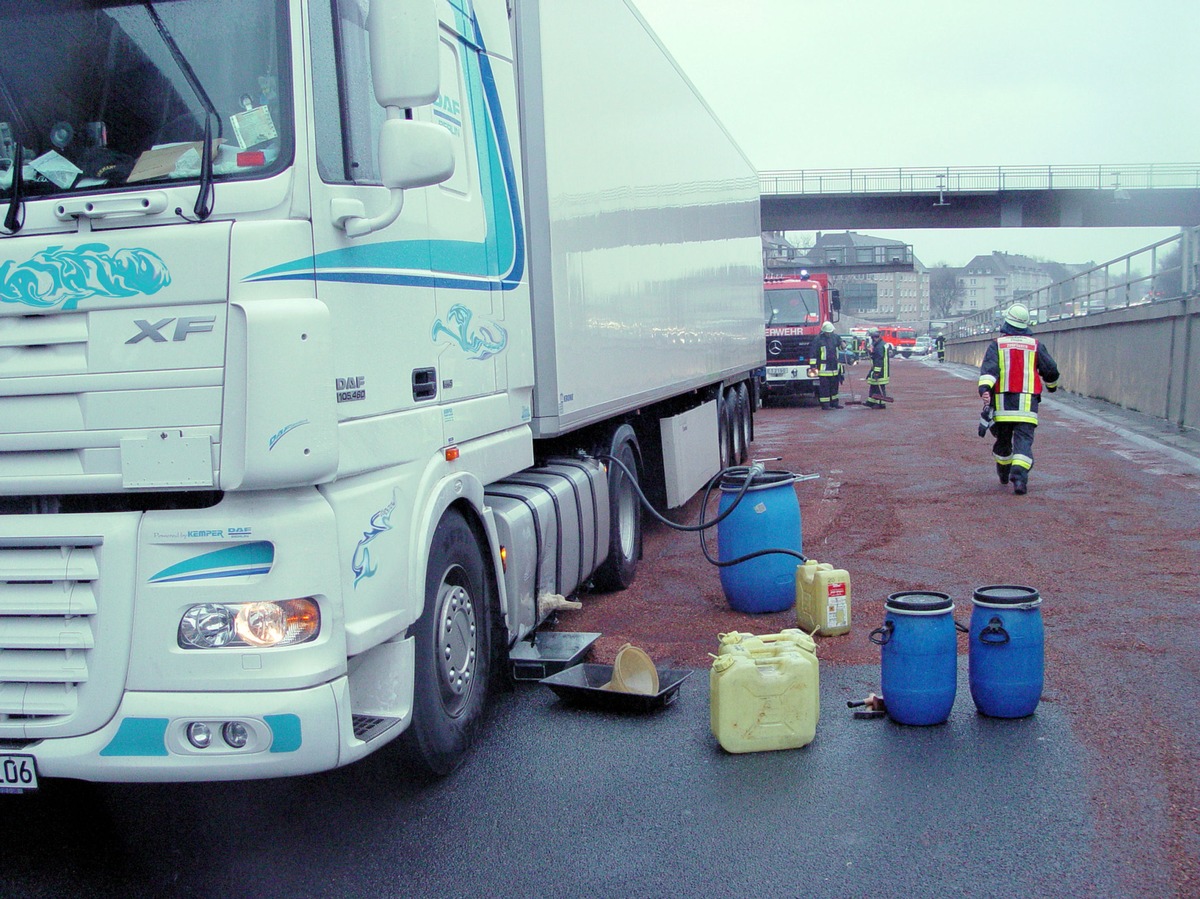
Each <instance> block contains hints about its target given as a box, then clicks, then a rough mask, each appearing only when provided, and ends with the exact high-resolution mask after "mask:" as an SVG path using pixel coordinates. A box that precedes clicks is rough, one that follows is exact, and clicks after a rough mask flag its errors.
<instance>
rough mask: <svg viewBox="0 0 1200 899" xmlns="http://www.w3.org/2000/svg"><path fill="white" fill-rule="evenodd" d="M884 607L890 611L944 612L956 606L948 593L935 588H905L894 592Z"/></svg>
mask: <svg viewBox="0 0 1200 899" xmlns="http://www.w3.org/2000/svg"><path fill="white" fill-rule="evenodd" d="M883 607H884V608H885V609H887V610H888V611H890V612H942V611H945V610H947V609H953V608H954V602H953V600H951V599H950V594H948V593H938V592H936V591H933V590H904V591H902V592H900V593H893V594H891V595H890V596H889V597H888V598H887V602H885V603H884V604H883Z"/></svg>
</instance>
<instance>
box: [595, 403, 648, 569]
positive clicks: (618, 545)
mask: <svg viewBox="0 0 1200 899" xmlns="http://www.w3.org/2000/svg"><path fill="white" fill-rule="evenodd" d="M636 446H637V438H636V437H635V436H634V433H633V429H632V428H631V427H629V425H622V426H621V427H620V428H618V429H617V432H616V434H614V435H613V439H612V449H611V450H610V451H609V455H611V456H613V457H614V458H615V459H618V460H620V461H621V462H622V463H623V464H624V465H625V468H628V469H629V470H630V471H631V472H633V474H634V476H635V477H634V479H632V480H631V479H630V477H629V475H627V474H626V473H625V471H624V469H622V468H621V467H620V466H618V465H616V464H614V463H612V462H609V463H608V558H607V559H605V560H604V564H602V565H601V566H600V567H599V568H597V569H596V573H595V574H594V575H592V587H593V588H594V589H596V590H599V591H602V592H610V591H615V590H624V589H625V588H626V587H628V586H629V585H630V584H632V583H633V579H634V577H636V576H637V568H638V562H639V561H640V560H641V558H642V505H641V500H640V499H638V495H637V491H636V490H635V489H634V485H635V484H636V483H637V477H636V476H637V473H638V464H637V451H636V449H635V448H636Z"/></svg>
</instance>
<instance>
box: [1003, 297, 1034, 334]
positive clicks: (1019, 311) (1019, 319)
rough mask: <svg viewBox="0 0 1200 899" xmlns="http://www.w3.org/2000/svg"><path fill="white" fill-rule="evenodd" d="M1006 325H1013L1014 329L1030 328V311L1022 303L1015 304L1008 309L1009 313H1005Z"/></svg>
mask: <svg viewBox="0 0 1200 899" xmlns="http://www.w3.org/2000/svg"><path fill="white" fill-rule="evenodd" d="M1004 322H1005V324H1009V325H1012V326H1013V327H1014V328H1028V327H1029V310H1028V309H1026V308H1025V307H1024V306H1022V305H1021V304H1020V303H1013V304H1012V305H1011V306H1009V307H1008V311H1007V312H1005V313H1004Z"/></svg>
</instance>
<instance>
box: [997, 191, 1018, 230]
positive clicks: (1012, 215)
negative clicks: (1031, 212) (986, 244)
mask: <svg viewBox="0 0 1200 899" xmlns="http://www.w3.org/2000/svg"><path fill="white" fill-rule="evenodd" d="M1023 220H1024V206H1023V204H1022V203H1021V198H1020V197H1014V196H1013V195H1012V194H1007V195H1005V194H1001V196H1000V227H1001V228H1020V227H1021V223H1022V221H1023Z"/></svg>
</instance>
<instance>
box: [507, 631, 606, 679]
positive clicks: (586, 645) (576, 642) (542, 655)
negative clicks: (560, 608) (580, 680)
mask: <svg viewBox="0 0 1200 899" xmlns="http://www.w3.org/2000/svg"><path fill="white" fill-rule="evenodd" d="M598 639H600V635H599V634H593V633H576V632H574V631H535V632H534V633H533V635H532V639H531V638H530V637H526V638H525V639H524V640H518V641H517V644H516V645H515V646H513V648H512V649H511V650H510V651H509V653H508V660H509V663H510V664H511V665H512V676H513V680H519V681H540V680H541V679H542V678H543V677H548V676H549V675H551V674H557V673H558V672H559V671H562V670H563V669H564V668H570V667H571V666H572V665H577V664H579V663H580V662H582V661H583V660H584V659H585V658H586V657H587V656H588V654H589V653H590V652H591V651H592V644H593V643H595V642H596V641H597V640H598Z"/></svg>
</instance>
